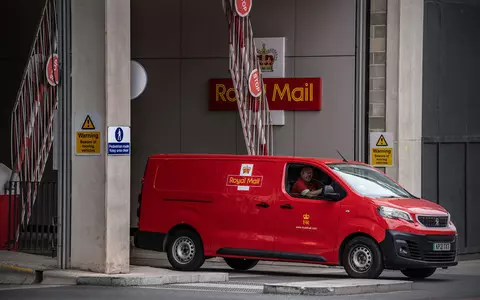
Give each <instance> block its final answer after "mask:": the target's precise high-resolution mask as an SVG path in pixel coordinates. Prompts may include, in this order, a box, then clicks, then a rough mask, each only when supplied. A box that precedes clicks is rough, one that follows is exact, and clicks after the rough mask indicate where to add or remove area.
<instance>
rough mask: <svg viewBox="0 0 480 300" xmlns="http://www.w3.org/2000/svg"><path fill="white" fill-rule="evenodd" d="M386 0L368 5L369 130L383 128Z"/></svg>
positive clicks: (377, 0) (379, 0)
mask: <svg viewBox="0 0 480 300" xmlns="http://www.w3.org/2000/svg"><path fill="white" fill-rule="evenodd" d="M386 33H387V0H372V1H371V7H370V78H369V80H370V84H369V86H370V91H369V94H370V106H369V130H370V131H382V130H385V84H386V80H385V58H386V52H385V50H386Z"/></svg>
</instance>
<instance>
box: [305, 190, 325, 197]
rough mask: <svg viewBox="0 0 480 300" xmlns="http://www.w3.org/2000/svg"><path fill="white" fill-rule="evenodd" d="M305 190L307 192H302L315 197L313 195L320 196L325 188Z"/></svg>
mask: <svg viewBox="0 0 480 300" xmlns="http://www.w3.org/2000/svg"><path fill="white" fill-rule="evenodd" d="M304 192H306V193H302V195H304V196H307V197H308V198H313V197H317V196H320V195H321V194H322V192H323V188H320V189H318V190H314V191H310V190H305V191H304Z"/></svg>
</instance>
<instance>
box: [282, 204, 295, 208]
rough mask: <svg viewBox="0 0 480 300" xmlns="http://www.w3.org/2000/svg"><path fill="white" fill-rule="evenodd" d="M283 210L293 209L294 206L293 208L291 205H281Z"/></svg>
mask: <svg viewBox="0 0 480 300" xmlns="http://www.w3.org/2000/svg"><path fill="white" fill-rule="evenodd" d="M280 207H281V208H285V209H292V208H293V206H291V205H290V204H284V205H280Z"/></svg>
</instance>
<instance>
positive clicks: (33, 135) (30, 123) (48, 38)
mask: <svg viewBox="0 0 480 300" xmlns="http://www.w3.org/2000/svg"><path fill="white" fill-rule="evenodd" d="M55 4H56V1H55V0H46V1H45V6H44V8H43V12H42V16H41V19H40V22H39V25H38V27H37V32H36V36H35V40H34V41H33V44H32V46H31V49H30V54H29V60H28V63H27V66H26V68H25V70H24V73H23V78H22V81H21V85H20V89H19V90H18V93H17V99H16V102H15V105H14V107H13V111H12V115H11V164H12V169H13V172H12V178H11V182H15V184H14V186H16V187H20V189H21V191H14V193H15V194H16V195H17V197H20V198H21V199H20V200H19V201H20V203H21V207H20V208H19V209H21V215H20V216H19V221H20V222H19V224H18V228H17V230H16V231H15V236H16V241H17V242H18V238H19V234H20V230H19V228H20V226H27V225H28V223H29V220H30V217H31V213H32V208H33V205H34V204H35V200H36V198H37V193H38V184H39V183H40V182H41V180H42V176H43V174H44V171H45V166H46V164H47V160H48V156H49V153H50V150H51V148H52V144H53V139H54V137H53V122H54V115H55V111H56V109H57V103H58V97H57V93H58V83H59V80H58V79H59V78H58V74H59V72H58V55H57V33H58V30H57V11H56V7H55ZM19 183H21V184H19ZM12 193H13V192H12Z"/></svg>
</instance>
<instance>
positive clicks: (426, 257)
mask: <svg viewBox="0 0 480 300" xmlns="http://www.w3.org/2000/svg"><path fill="white" fill-rule="evenodd" d="M407 245H408V250H409V251H410V258H412V259H416V260H423V261H428V262H453V261H455V257H456V251H455V250H452V251H439V252H437V251H422V250H421V249H420V247H419V245H418V243H416V242H413V241H407Z"/></svg>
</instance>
